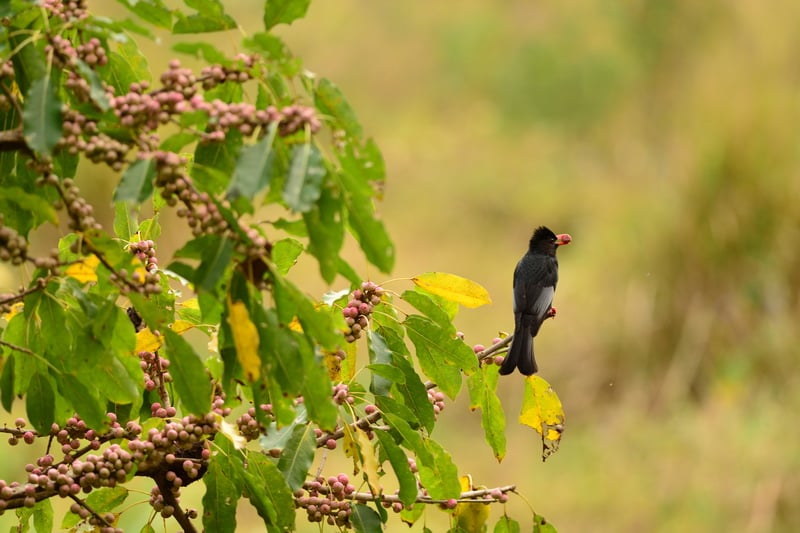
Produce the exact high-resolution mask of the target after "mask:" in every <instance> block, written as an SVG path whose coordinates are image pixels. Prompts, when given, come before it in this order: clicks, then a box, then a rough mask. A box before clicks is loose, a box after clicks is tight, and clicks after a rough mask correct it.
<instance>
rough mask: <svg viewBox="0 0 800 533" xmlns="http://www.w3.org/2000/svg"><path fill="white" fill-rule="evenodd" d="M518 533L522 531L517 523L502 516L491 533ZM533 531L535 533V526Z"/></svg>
mask: <svg viewBox="0 0 800 533" xmlns="http://www.w3.org/2000/svg"><path fill="white" fill-rule="evenodd" d="M520 531H522V530H521V529H520V527H519V522H517V521H516V520H514V519H512V518H509V517H508V516H505V515H503V516H501V517H500V519H499V520H498V521H497V523H496V524H495V525H494V530H493V533H520ZM534 531H536V526H535V525H534Z"/></svg>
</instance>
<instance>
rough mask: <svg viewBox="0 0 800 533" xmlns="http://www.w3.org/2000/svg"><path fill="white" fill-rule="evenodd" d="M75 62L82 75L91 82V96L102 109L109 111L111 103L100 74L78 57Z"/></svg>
mask: <svg viewBox="0 0 800 533" xmlns="http://www.w3.org/2000/svg"><path fill="white" fill-rule="evenodd" d="M75 64H76V66H77V71H78V72H79V73H80V75H81V76H82V77H83V78H84V79H85V80H86V81H88V82H89V98H91V100H92V102H94V104H95V105H96V106H97V107H98V109H100V111H108V108H109V107H110V103H109V101H108V96H106V91H105V88H104V87H103V82H102V80H101V79H100V75H99V74H98V73H97V72H96V71H95V70H93V69H92V68H90V67H89V65H87V64H86V63H84V62H83V61H81V60H80V59H76V60H75Z"/></svg>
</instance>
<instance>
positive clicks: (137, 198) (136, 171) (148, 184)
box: [114, 159, 156, 238]
mask: <svg viewBox="0 0 800 533" xmlns="http://www.w3.org/2000/svg"><path fill="white" fill-rule="evenodd" d="M155 175H156V166H155V163H154V162H153V160H152V159H139V160H137V161H135V162H134V163H133V164H132V165H130V166H129V167H128V168H127V169H126V170H125V172H124V173H123V174H122V178H120V181H119V185H117V189H116V190H115V191H114V201H115V202H136V203H137V204H140V203H142V202H144V201H145V200H147V199H148V198H149V197H150V195H152V194H153V181H154V178H155ZM128 238H130V235H129V236H128Z"/></svg>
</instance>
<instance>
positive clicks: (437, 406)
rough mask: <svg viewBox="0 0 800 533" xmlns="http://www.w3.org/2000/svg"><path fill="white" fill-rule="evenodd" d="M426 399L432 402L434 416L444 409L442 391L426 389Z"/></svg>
mask: <svg viewBox="0 0 800 533" xmlns="http://www.w3.org/2000/svg"><path fill="white" fill-rule="evenodd" d="M428 400H429V401H430V402H431V403H432V404H433V414H434V416H436V415H438V414H439V413H441V412H442V410H444V393H443V392H442V391H438V390H433V389H428Z"/></svg>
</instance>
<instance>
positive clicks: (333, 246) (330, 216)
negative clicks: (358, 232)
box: [303, 187, 344, 283]
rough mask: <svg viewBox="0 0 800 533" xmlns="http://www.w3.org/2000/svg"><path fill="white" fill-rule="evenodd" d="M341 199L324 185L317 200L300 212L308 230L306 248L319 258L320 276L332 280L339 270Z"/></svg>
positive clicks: (342, 227)
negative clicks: (312, 205)
mask: <svg viewBox="0 0 800 533" xmlns="http://www.w3.org/2000/svg"><path fill="white" fill-rule="evenodd" d="M341 210H342V202H341V199H340V198H339V197H337V196H335V195H334V193H333V191H332V190H331V189H330V188H328V187H322V188H321V190H320V196H319V201H317V203H316V205H315V206H314V207H313V208H311V209H310V210H308V211H306V212H305V213H303V221H304V222H305V226H306V228H307V232H308V240H309V243H308V251H309V252H310V253H311V255H313V256H314V257H316V258H317V261H319V272H320V274H321V275H322V278H323V279H324V280H325V281H326V282H328V283H332V282H333V280H334V278H335V277H336V274H337V272H338V271H339V262H340V261H341V259H340V258H339V251H340V250H341V249H342V244H343V243H344V221H343V220H342V214H341Z"/></svg>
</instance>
